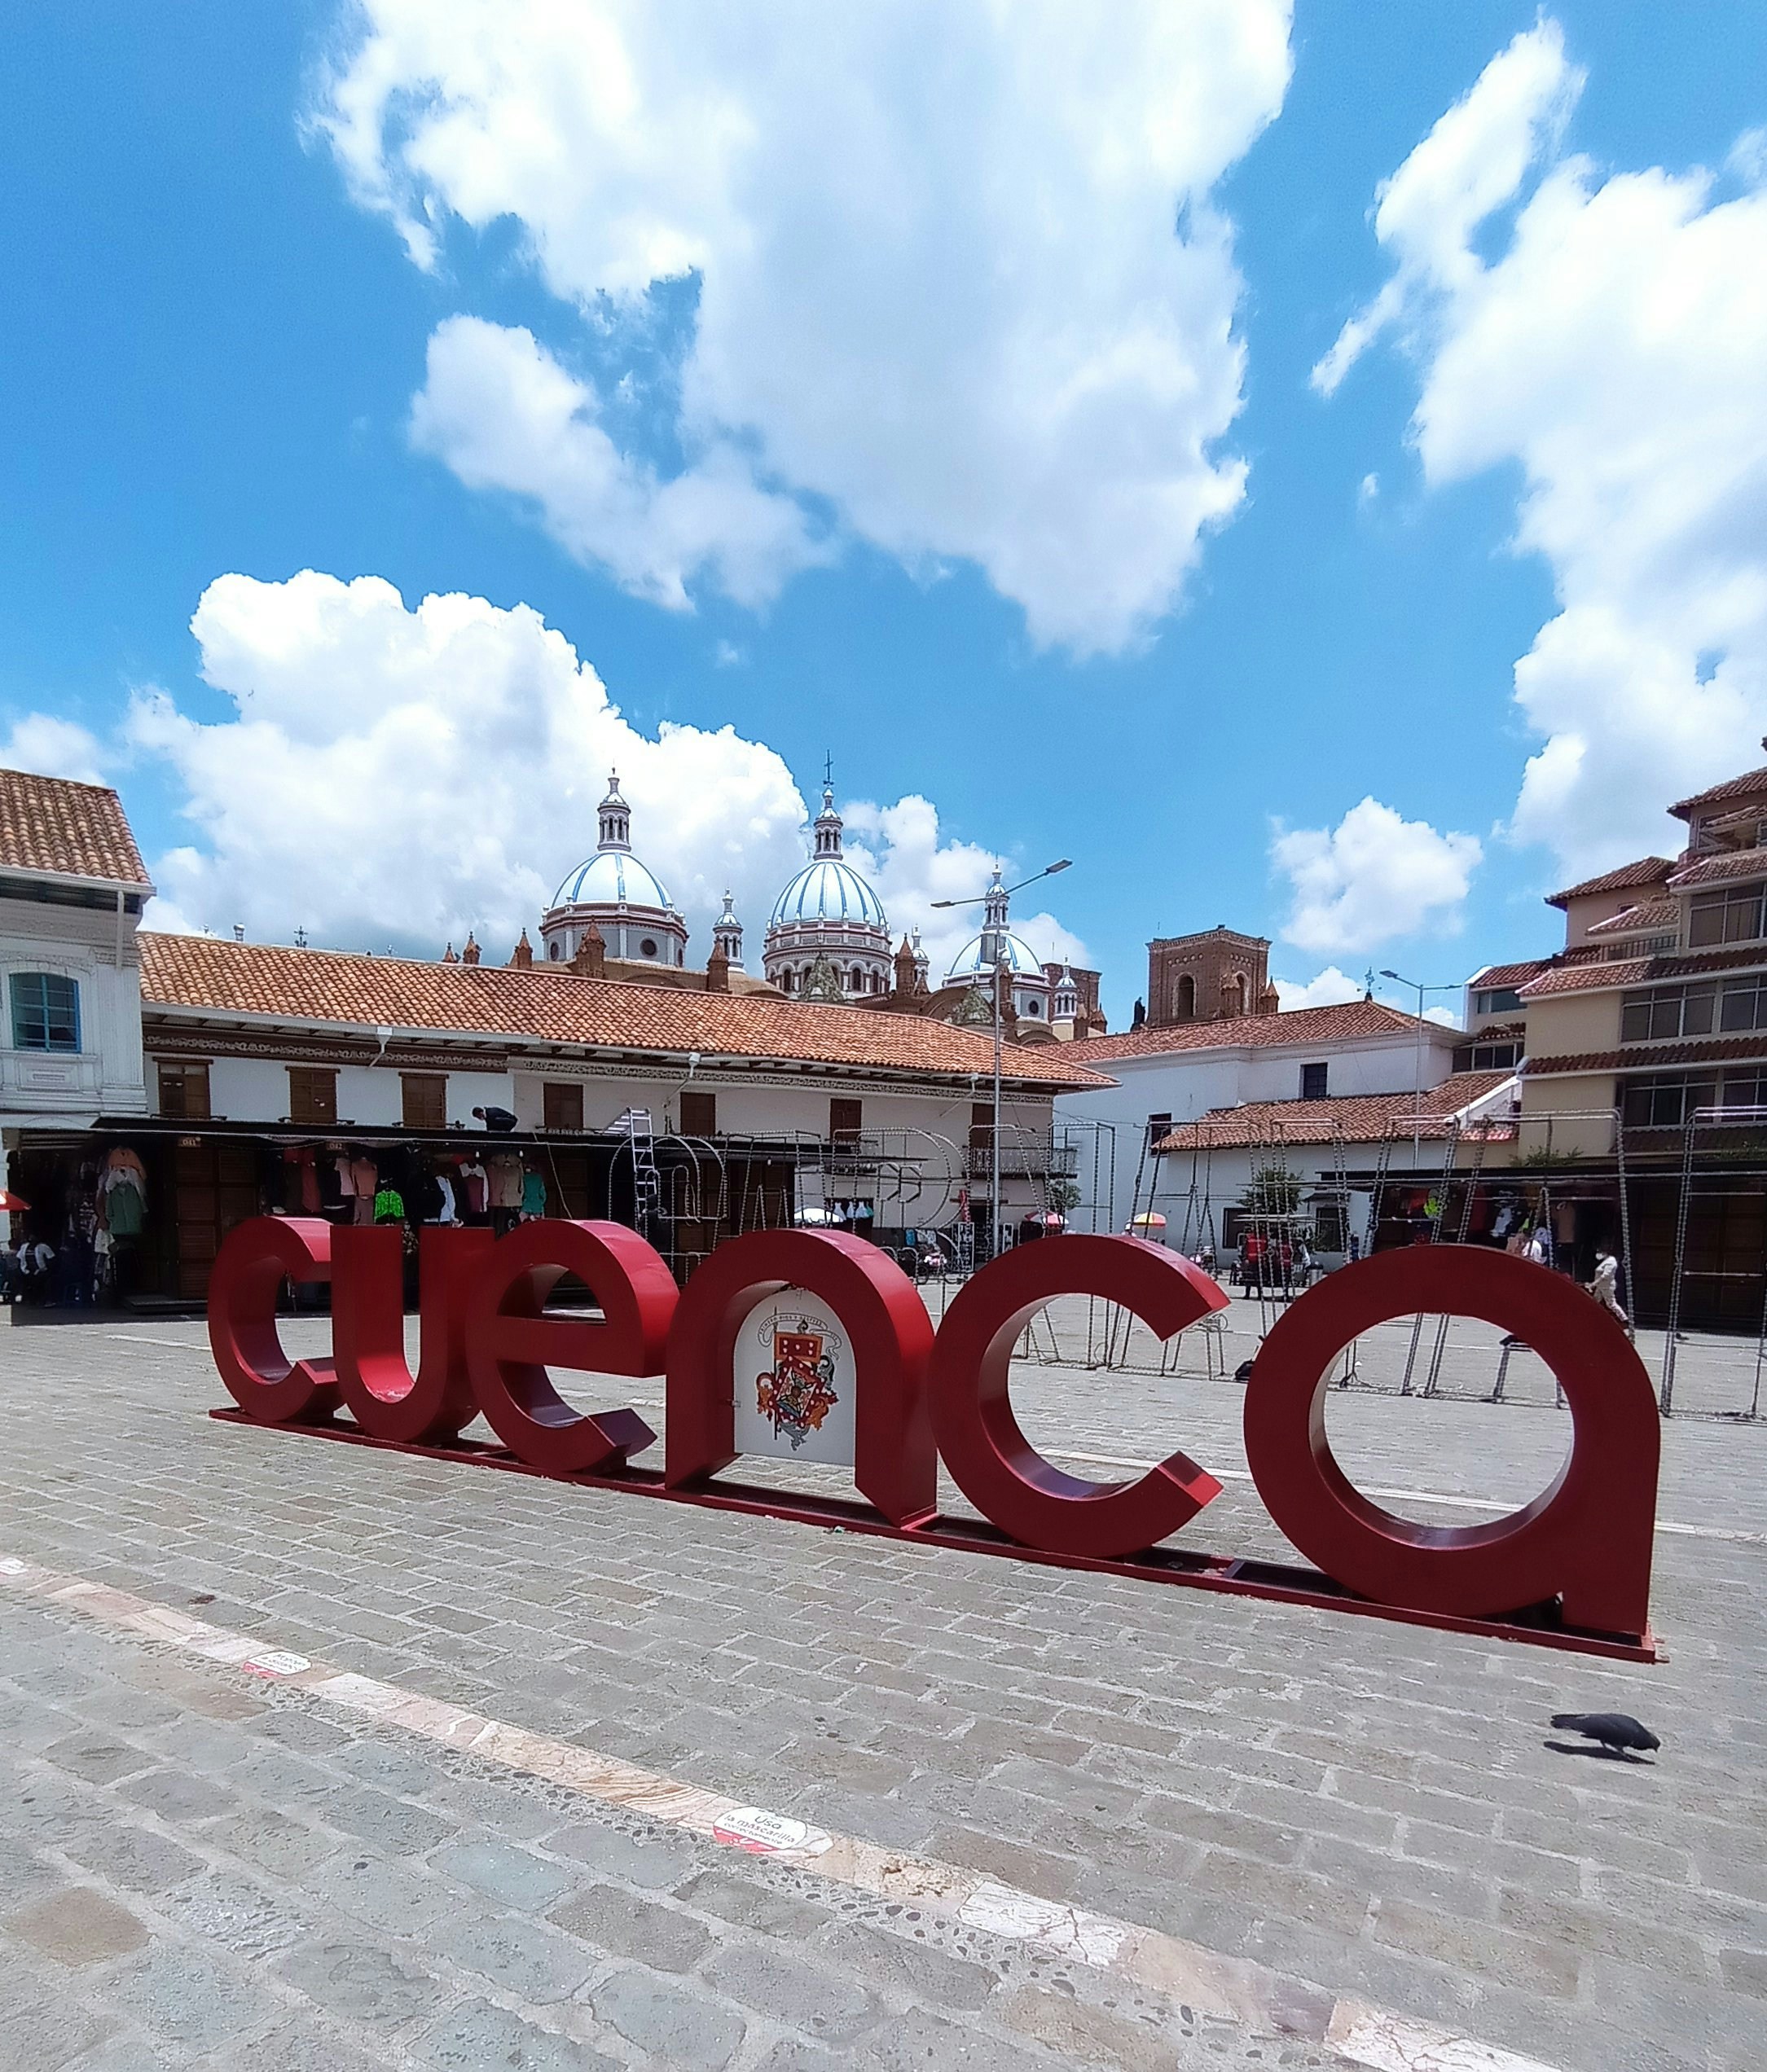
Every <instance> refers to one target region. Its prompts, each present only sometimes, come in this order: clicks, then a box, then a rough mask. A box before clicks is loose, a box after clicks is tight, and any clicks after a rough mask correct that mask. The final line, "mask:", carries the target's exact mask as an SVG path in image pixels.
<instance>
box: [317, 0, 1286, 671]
mask: <svg viewBox="0 0 1767 2072" xmlns="http://www.w3.org/2000/svg"><path fill="white" fill-rule="evenodd" d="M360 13H361V19H362V24H363V25H362V27H361V29H360V30H359V32H358V33H355V35H354V40H353V41H352V42H351V43H350V45H349V49H348V51H347V55H345V57H344V59H342V61H341V64H340V65H339V66H338V68H336V72H334V74H333V75H332V77H330V79H329V80H328V81H327V83H326V86H325V88H324V90H323V97H322V101H321V104H320V106H319V109H318V111H317V113H316V116H315V120H316V122H317V124H318V125H319V129H321V131H322V132H323V134H325V135H326V136H327V138H328V139H329V141H330V143H331V146H332V149H333V151H335V153H336V157H337V159H338V160H339V162H340V164H341V166H342V168H343V169H344V171H345V176H346V178H348V180H349V182H350V184H351V187H352V189H353V191H354V193H355V194H356V195H357V196H358V199H359V200H361V201H362V202H363V204H365V205H367V206H369V207H371V208H375V209H380V210H383V211H385V213H387V214H388V215H389V217H392V218H393V221H394V222H396V223H397V225H398V227H399V230H400V231H401V233H402V235H403V237H404V239H405V240H406V244H407V248H408V249H409V251H410V252H411V256H412V257H413V258H414V259H415V261H417V262H418V263H419V264H421V265H424V266H435V265H437V264H438V263H439V257H440V252H441V246H442V238H443V236H444V235H445V234H446V230H447V229H448V227H449V226H450V223H451V221H457V222H462V223H464V224H465V225H467V226H471V227H472V228H473V229H475V230H482V229H483V228H485V227H486V226H488V225H490V223H492V222H494V221H496V220H498V219H499V218H507V219H512V220H513V221H514V222H516V224H518V225H519V226H520V227H521V230H522V232H523V234H524V236H525V251H526V252H527V254H528V255H529V257H530V258H531V260H532V262H533V263H534V266H535V267H536V268H537V269H538V272H539V273H540V274H541V276H542V278H543V280H544V281H545V283H546V284H547V287H548V288H550V289H551V290H552V292H553V293H554V294H555V295H556V296H558V297H559V298H560V301H562V302H564V303H565V304H567V305H569V306H570V307H571V308H572V309H574V311H575V312H576V313H577V314H578V316H579V318H581V320H582V325H583V331H582V337H583V340H584V342H585V346H586V349H587V347H588V346H590V345H593V346H594V348H595V349H596V351H597V353H599V354H600V358H603V359H604V360H606V361H608V362H610V363H613V362H619V361H620V360H622V358H626V357H628V356H630V358H631V360H632V361H633V362H634V363H635V364H637V363H640V362H641V363H642V364H643V365H644V367H650V366H653V365H654V363H655V362H656V358H657V355H658V354H659V353H660V354H661V355H662V358H663V359H664V360H665V361H666V362H668V361H669V359H670V353H671V351H673V353H674V358H673V361H672V362H671V363H670V364H668V366H667V367H666V373H665V374H664V375H662V377H659V378H657V379H655V380H652V379H650V378H648V377H645V378H641V379H640V378H636V377H635V390H634V393H636V394H638V395H639V396H640V401H641V402H644V403H645V404H647V405H648V406H652V407H653V408H659V409H665V410H670V411H672V412H673V413H674V416H675V423H674V425H673V436H674V437H675V439H676V440H677V441H679V446H680V448H681V450H682V451H683V452H684V454H685V455H686V456H687V461H686V465H685V468H684V472H683V474H682V475H680V476H675V477H674V478H671V479H670V480H667V481H664V480H662V478H660V477H655V476H652V475H651V474H650V472H649V471H648V468H647V467H646V466H645V464H644V463H642V462H640V460H638V459H635V457H634V454H633V442H632V440H631V437H616V436H615V432H614V430H613V429H610V419H609V414H608V412H607V411H606V410H605V409H604V407H603V403H602V399H601V398H600V397H598V396H597V395H596V394H595V393H593V392H592V391H591V389H590V388H589V387H588V385H587V384H586V383H583V382H581V381H575V380H574V379H573V377H570V376H567V375H562V374H561V373H560V371H559V370H558V369H557V368H556V365H553V364H552V363H551V362H547V361H546V360H545V358H544V355H543V354H542V353H540V350H539V349H538V347H535V346H534V345H533V341H532V340H526V339H525V334H522V333H505V334H503V338H504V340H505V344H504V345H503V360H502V361H501V362H499V361H497V360H496V358H495V355H494V352H493V349H492V347H491V345H490V340H489V339H487V338H486V337H485V336H482V335H481V336H479V337H478V338H477V341H476V345H477V365H476V367H468V368H467V369H466V370H465V371H464V372H465V374H466V375H468V376H470V377H471V378H470V379H462V380H460V381H459V382H457V383H456V384H455V386H454V387H453V389H451V391H450V397H449V402H450V407H449V408H448V409H447V410H446V411H444V410H442V407H441V398H440V396H439V394H438V391H437V378H436V370H435V367H434V366H433V365H432V371H431V378H430V383H429V387H428V388H427V389H426V390H425V394H424V399H420V405H419V415H420V423H424V424H426V425H427V426H428V427H429V430H428V432H426V437H429V441H430V443H432V445H433V446H435V447H436V450H439V451H441V452H442V453H443V454H444V455H445V456H446V458H448V459H450V460H451V462H453V461H454V460H455V458H456V456H459V457H460V459H461V462H462V466H463V472H464V473H466V474H467V476H468V479H470V480H473V481H483V482H486V483H488V484H496V485H500V486H503V487H505V488H512V489H516V490H517V491H518V492H519V493H520V494H524V495H526V496H530V497H532V498H536V499H537V500H538V502H539V503H540V505H541V507H542V509H543V511H544V512H545V513H546V516H547V523H548V525H550V526H551V527H552V529H553V530H554V532H555V533H556V534H557V535H558V536H559V537H560V538H565V539H566V540H567V542H568V543H569V544H570V545H571V547H572V551H574V552H577V553H578V554H580V555H582V556H583V557H584V558H585V559H588V560H597V561H606V562H607V563H608V564H609V566H610V567H612V568H613V571H614V573H616V574H617V575H618V577H620V579H621V580H622V581H624V582H629V583H631V584H632V585H633V586H634V587H636V588H638V589H640V590H642V591H644V592H645V593H646V594H649V595H662V596H663V597H665V598H666V599H674V598H675V595H676V593H675V590H674V589H673V588H672V587H671V586H672V585H674V584H676V583H679V584H689V583H691V582H692V581H693V580H694V579H695V577H699V578H700V579H701V580H712V581H716V582H721V583H723V584H725V585H726V586H730V585H732V582H736V583H738V584H741V586H743V587H742V589H741V591H740V592H739V593H738V594H742V595H745V596H746V597H747V598H748V599H749V600H750V601H755V600H758V599H762V598H763V597H764V596H765V595H767V594H769V591H770V588H776V587H777V586H778V585H779V584H780V582H783V581H784V580H785V577H787V576H788V575H789V573H790V572H791V569H792V568H793V566H796V565H802V556H803V553H804V540H805V538H807V537H808V529H807V527H806V524H805V521H804V520H802V519H799V520H798V530H797V531H795V532H794V531H793V528H792V527H791V525H789V524H788V523H787V522H786V520H785V518H784V517H783V516H781V514H780V512H779V511H776V510H774V509H772V508H771V507H772V506H776V505H777V504H778V503H780V502H781V500H782V499H783V498H785V497H787V496H789V497H791V498H811V499H814V500H818V501H819V502H820V503H821V504H822V505H824V506H825V507H826V508H827V509H828V510H829V511H830V512H831V513H832V514H833V518H834V520H835V522H836V524H837V526H838V527H840V528H841V529H843V530H845V531H846V532H847V533H852V534H856V535H858V536H859V537H860V538H864V539H865V540H867V541H868V542H872V543H873V544H874V545H875V546H877V547H880V548H881V549H882V550H883V551H886V552H887V553H890V554H891V555H896V556H898V557H899V558H900V559H901V560H903V562H904V563H906V564H908V565H909V566H910V567H911V568H916V569H917V570H920V569H928V570H930V569H931V568H936V566H937V565H938V563H940V562H941V561H943V560H952V559H960V560H969V561H973V562H974V563H975V564H978V566H979V567H980V568H982V570H983V572H984V573H986V575H987V577H988V579H989V581H990V582H991V583H992V584H993V585H994V586H995V587H996V589H997V590H999V591H1000V593H1001V594H1002V595H1004V596H1006V597H1008V598H1009V599H1013V600H1015V601H1016V602H1017V603H1018V604H1020V605H1021V606H1022V608H1023V609H1024V611H1025V612H1026V618H1027V620H1028V621H1029V625H1030V628H1031V634H1032V635H1033V637H1034V638H1035V639H1036V640H1037V641H1039V642H1040V643H1058V644H1063V645H1066V646H1068V647H1070V648H1073V649H1075V650H1076V651H1079V652H1093V651H1113V650H1118V649H1121V648H1123V647H1125V646H1127V645H1129V644H1131V643H1134V642H1135V641H1136V640H1138V639H1141V638H1142V637H1144V636H1145V633H1146V631H1147V630H1148V629H1149V626H1151V625H1152V624H1153V623H1154V621H1156V620H1157V619H1158V617H1160V616H1161V615H1162V614H1163V613H1164V612H1167V611H1168V610H1170V609H1171V608H1172V606H1173V605H1174V604H1175V603H1176V600H1177V599H1178V597H1179V595H1180V590H1181V589H1182V586H1183V584H1184V581H1185V577H1186V575H1187V573H1188V572H1189V569H1190V568H1192V567H1193V564H1194V563H1195V561H1196V560H1197V557H1198V552H1199V543H1200V540H1201V538H1202V534H1203V533H1205V531H1206V530H1207V529H1208V528H1209V527H1210V526H1211V525H1215V524H1217V523H1219V522H1220V521H1221V520H1224V518H1226V517H1227V516H1229V515H1230V514H1231V512H1232V511H1233V510H1234V509H1235V507H1237V504H1238V503H1239V501H1240V498H1241V497H1242V494H1243V479H1244V472H1245V470H1244V466H1243V463H1242V462H1241V461H1240V460H1239V459H1237V458H1235V457H1233V456H1231V455H1225V456H1224V455H1221V454H1220V453H1219V451H1218V448H1219V445H1220V441H1221V440H1222V439H1223V437H1224V435H1225V434H1226V433H1227V432H1228V430H1229V427H1230V426H1231V425H1232V424H1233V419H1234V418H1235V416H1236V415H1237V412H1238V410H1239V409H1240V406H1241V403H1242V367H1243V357H1244V356H1243V349H1242V345H1241V344H1240V342H1239V340H1237V338H1236V337H1235V336H1234V335H1233V323H1234V318H1235V314H1236V311H1237V304H1238V298H1239V292H1240V282H1239V278H1238V274H1237V271H1236V270H1235V267H1234V265H1233V256H1232V232H1231V226H1230V225H1229V223H1228V222H1226V221H1225V219H1224V217H1222V215H1221V214H1220V213H1219V211H1218V210H1217V209H1215V207H1214V206H1213V205H1212V203H1211V195H1212V194H1213V191H1214V189H1215V186H1216V183H1217V182H1219V181H1220V178H1221V177H1222V175H1223V174H1224V173H1225V172H1226V170H1227V169H1229V167H1230V166H1232V165H1233V164H1234V162H1235V161H1236V160H1237V159H1238V158H1239V157H1240V156H1242V154H1243V153H1244V152H1245V151H1246V148H1247V147H1248V146H1249V145H1250V144H1251V142H1252V140H1253V139H1254V138H1255V137H1256V136H1257V135H1258V134H1259V131H1260V130H1261V129H1263V128H1264V125H1266V124H1267V123H1268V122H1269V121H1271V120H1272V119H1273V117H1274V116H1275V115H1276V114H1277V111H1278V109H1279V108H1280V107H1281V102H1282V98H1283V94H1284V92H1285V90H1286V84H1287V80H1288V74H1289V67H1290V56H1289V47H1288V29H1289V15H1290V7H1289V0H1097V3H1096V4H1093V5H1089V6H1088V5H1082V4H1079V3H1078V0H1062V3H1061V4H1057V3H1056V0H1031V4H1026V5H1021V6H1015V7H1004V6H1000V5H998V4H996V3H995V0H968V4H964V5H954V4H952V0H903V4H901V5H899V6H896V7H888V8H867V7H857V8H855V7H829V8H823V9H820V10H818V9H810V10H806V9H802V8H798V7H785V6H783V5H776V6H771V7H767V6H763V7H741V8H729V7H712V6H710V5H705V6H702V7H686V8H681V9H674V10H666V11H658V10H657V9H654V8H649V7H642V6H640V5H638V4H636V0H578V4H575V5H570V6H565V5H557V4H552V3H551V0H498V4H496V5H494V6H493V5H492V4H490V0H365V4H364V5H363V7H362V9H361V11H360ZM683 283H688V287H687V288H685V289H684V288H683V286H682V284H683ZM670 284H674V285H673V286H672V287H671V286H670ZM665 289H666V290H667V291H668V292H666V294H665V293H662V292H658V291H662V290H665ZM684 296H686V297H687V298H688V301H690V302H691V313H690V314H688V316H687V317H686V318H681V317H680V316H679V314H678V312H679V310H680V309H681V308H682V307H683V304H684ZM671 324H675V325H678V326H681V327H683V335H682V336H679V338H678V337H676V336H675V335H674V333H673V332H672V331H671V330H670V326H671ZM445 328H446V327H445ZM481 330H482V331H489V330H490V327H481ZM459 342H460V341H459V338H458V337H457V338H456V339H455V345H457V346H458V345H459ZM523 353H529V354H531V355H532V358H531V360H530V363H529V364H528V365H527V366H526V367H525V368H524V369H523V370H522V371H521V376H520V378H519V380H513V381H512V380H511V379H510V378H509V375H510V367H511V365H512V362H514V361H515V360H516V358H519V357H521V355H522V354H523ZM456 371H459V370H456ZM621 378H622V379H623V376H622V377H621ZM560 383H562V384H565V386H564V387H562V388H561V387H560ZM443 419H446V426H447V429H446V436H445V437H444V436H442V434H441V433H440V432H439V430H438V429H437V428H438V427H439V426H440V424H441V423H442V421H443ZM541 424H551V425H552V426H553V427H554V428H562V430H563V432H564V436H563V437H559V438H557V439H556V441H553V442H552V445H551V446H545V445H541V446H535V445H534V444H533V441H532V436H531V435H532V434H533V432H534V430H535V429H536V428H537V427H538V426H539V425H541ZM511 436H513V439H514V442H515V444H516V446H517V447H518V448H519V449H520V452H519V454H518V456H517V458H516V460H515V461H513V462H512V463H507V464H506V463H505V462H504V460H503V456H502V455H501V454H500V453H499V446H501V445H502V444H503V442H504V441H505V440H506V438H508V437H511ZM511 470H512V471H513V473H514V477H515V479H513V480H512V479H510V473H511ZM756 471H758V472H759V475H760V478H761V481H764V482H765V483H766V484H767V485H769V486H767V487H765V488H763V487H761V486H759V485H758V482H757V478H756ZM634 480H636V492H635V493H636V497H637V502H638V506H639V509H640V515H641V523H640V528H639V539H638V541H637V542H636V543H635V544H634V543H632V542H622V541H621V540H620V538H619V526H618V522H617V520H616V518H615V516H613V513H614V512H615V511H617V510H618V509H619V508H621V507H624V505H625V504H626V503H627V502H628V501H629V500H630V499H631V497H632V496H633V494H634ZM681 482H686V483H688V484H689V485H693V484H695V483H696V482H697V483H698V485H699V486H698V487H697V488H693V489H691V490H690V493H688V494H685V495H684V498H683V499H682V501H683V502H684V503H685V504H687V505H688V507H690V508H689V511H688V513H686V514H684V515H680V516H677V515H676V514H674V513H671V512H666V511H662V510H661V509H660V507H662V505H663V504H664V503H666V500H667V499H668V498H669V493H670V491H671V490H673V489H675V487H676V485H677V484H678V483H681ZM757 526H759V527H760V529H761V531H762V533H763V540H762V543H761V546H760V548H759V550H758V551H757V549H756V542H755V530H756V527H757ZM770 528H771V529H770ZM659 530H660V533H661V536H662V548H661V550H660V551H652V549H653V547H654V546H655V539H654V535H655V534H656V533H657V532H658V531H659ZM622 546H623V549H624V551H622ZM689 550H691V551H689Z"/></svg>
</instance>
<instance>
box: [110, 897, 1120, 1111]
mask: <svg viewBox="0 0 1767 2072" xmlns="http://www.w3.org/2000/svg"><path fill="white" fill-rule="evenodd" d="M138 941H141V945H143V1009H145V1011H147V1013H149V1016H152V1013H161V1016H168V1017H176V1020H182V1021H230V1024H234V1025H253V1028H259V1029H278V1028H284V1029H302V1032H315V1034H325V1032H329V1034H333V1036H336V1034H346V1036H352V1038H363V1036H367V1038H369V1040H373V1038H375V1036H377V1034H379V1032H381V1029H383V1028H389V1029H392V1032H393V1034H396V1036H400V1040H419V1043H427V1044H435V1043H455V1044H462V1047H477V1048H485V1047H491V1044H495V1047H499V1048H503V1051H510V1048H516V1051H522V1052H528V1055H561V1052H569V1055H599V1056H634V1059H669V1061H682V1059H690V1056H692V1055H694V1052H698V1055H700V1056H702V1059H706V1061H713V1059H732V1061H744V1063H754V1065H756V1067H768V1069H779V1067H785V1069H791V1067H804V1069H806V1071H808V1073H812V1075H827V1073H835V1075H845V1078H866V1079H870V1082H873V1084H894V1086H916V1084H920V1086H926V1084H936V1086H940V1088H957V1086H963V1088H974V1086H978V1084H982V1082H984V1079H986V1078H988V1075H990V1073H992V1047H990V1044H988V1040H986V1038H978V1036H974V1034H963V1032H957V1029H949V1028H945V1025H936V1028H930V1025H922V1024H916V1021H899V1024H886V1020H885V1017H873V1016H858V1013H855V1009H851V1007H847V1005H812V1003H795V1001H785V999H779V997H777V994H772V993H744V994H723V993H694V990H686V988H669V986H653V984H644V982H623V980H618V978H582V976H578V974H572V972H565V970H553V968H547V966H532V968H526V970H522V968H514V966H458V964H455V966H446V964H431V961H427V959H410V957H367V955H360V953H354V951H313V949H290V947H282V945H232V943H226V941H220V938H213V937H176V934H160V933H156V930H143V934H141V938H138ZM451 1007H454V1009H458V1013H451V1011H450V1009H451ZM905 1029H912V1032H913V1034H905ZM389 1040H392V1038H389ZM1048 1048H1053V1047H1044V1048H1040V1051H1023V1048H1019V1047H1015V1044H1009V1047H1007V1051H1004V1059H1003V1065H1004V1071H1003V1075H1004V1079H1007V1082H1011V1084H1013V1086H1015V1088H1019V1090H1023V1092H1026V1094H1050V1096H1054V1094H1062V1092H1085V1090H1094V1088H1106V1086H1112V1084H1114V1082H1112V1079H1110V1078H1108V1075H1102V1073H1094V1071H1092V1069H1088V1067H1085V1065H1083V1063H1081V1061H1077V1059H1073V1061H1069V1059H1067V1056H1050V1055H1048ZM1062 1051H1065V1047H1062Z"/></svg>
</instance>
